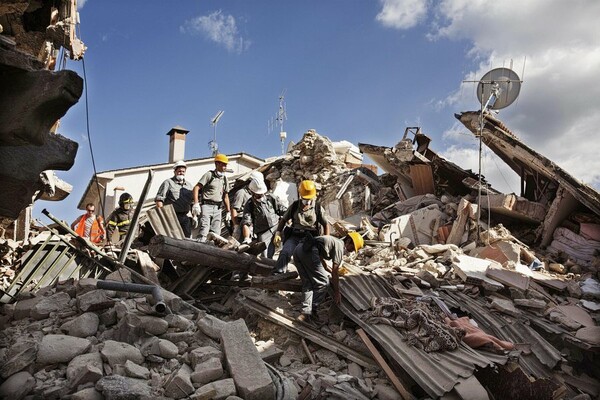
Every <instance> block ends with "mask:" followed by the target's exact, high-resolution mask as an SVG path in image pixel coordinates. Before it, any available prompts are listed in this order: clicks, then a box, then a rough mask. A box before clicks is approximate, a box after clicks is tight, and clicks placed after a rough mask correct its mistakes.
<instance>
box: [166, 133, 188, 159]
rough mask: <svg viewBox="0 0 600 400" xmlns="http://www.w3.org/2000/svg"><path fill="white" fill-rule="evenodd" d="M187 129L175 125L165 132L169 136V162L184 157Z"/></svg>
mask: <svg viewBox="0 0 600 400" xmlns="http://www.w3.org/2000/svg"><path fill="white" fill-rule="evenodd" d="M188 132H189V131H188V130H187V129H185V128H183V127H181V126H179V125H177V126H174V127H173V128H171V130H170V131H169V132H167V136H169V163H174V162H175V161H179V160H183V159H184V157H185V135H187V134H188Z"/></svg>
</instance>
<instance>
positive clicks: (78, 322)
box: [61, 312, 100, 338]
mask: <svg viewBox="0 0 600 400" xmlns="http://www.w3.org/2000/svg"><path fill="white" fill-rule="evenodd" d="M99 325H100V318H98V315H96V314H94V313H91V312H88V313H85V314H81V315H80V316H79V317H77V318H75V319H73V320H71V321H69V325H68V328H67V332H69V335H70V336H75V337H80V338H85V337H88V336H94V335H95V334H96V332H98V326H99ZM61 329H62V327H61Z"/></svg>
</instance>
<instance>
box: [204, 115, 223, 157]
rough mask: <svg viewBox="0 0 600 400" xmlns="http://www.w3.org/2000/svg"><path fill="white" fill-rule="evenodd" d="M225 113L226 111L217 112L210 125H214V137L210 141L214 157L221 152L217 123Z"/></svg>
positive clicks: (209, 144)
mask: <svg viewBox="0 0 600 400" xmlns="http://www.w3.org/2000/svg"><path fill="white" fill-rule="evenodd" d="M224 113H225V111H218V112H217V114H216V115H215V116H214V117H213V118H212V119H211V120H210V125H211V126H212V127H213V139H212V140H211V141H209V142H208V148H209V149H210V151H211V153H212V155H213V157H214V156H216V155H217V153H218V152H219V145H218V144H217V124H218V123H219V120H220V119H221V117H222V116H223V114H224Z"/></svg>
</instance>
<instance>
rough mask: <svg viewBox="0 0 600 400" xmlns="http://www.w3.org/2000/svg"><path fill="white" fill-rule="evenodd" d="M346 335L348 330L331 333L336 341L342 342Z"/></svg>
mask: <svg viewBox="0 0 600 400" xmlns="http://www.w3.org/2000/svg"><path fill="white" fill-rule="evenodd" d="M346 336H348V332H346V331H345V330H343V329H342V330H341V331H339V332H335V333H334V334H333V337H334V338H335V339H336V340H337V341H338V342H340V343H341V342H343V341H344V339H345V338H346Z"/></svg>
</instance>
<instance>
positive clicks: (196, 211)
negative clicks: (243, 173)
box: [192, 154, 231, 243]
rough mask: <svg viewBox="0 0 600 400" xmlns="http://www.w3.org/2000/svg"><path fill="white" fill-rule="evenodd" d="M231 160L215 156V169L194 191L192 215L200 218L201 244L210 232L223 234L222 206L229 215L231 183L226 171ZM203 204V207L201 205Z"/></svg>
mask: <svg viewBox="0 0 600 400" xmlns="http://www.w3.org/2000/svg"><path fill="white" fill-rule="evenodd" d="M228 162H229V160H228V159H227V156H226V155H224V154H217V155H216V156H215V169H214V170H212V171H208V172H207V173H205V174H204V175H202V177H201V178H200V180H199V181H198V183H197V184H196V186H194V190H193V198H194V205H193V206H192V215H193V216H198V215H201V217H200V233H199V234H198V241H199V242H202V243H204V242H206V237H207V236H208V232H209V231H210V232H213V233H215V234H217V235H220V234H221V204H225V210H226V211H227V213H228V214H229V213H230V212H231V207H230V205H229V195H228V194H227V193H228V191H229V183H228V182H227V177H226V176H225V169H226V168H227V163H228ZM200 203H202V205H200Z"/></svg>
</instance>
